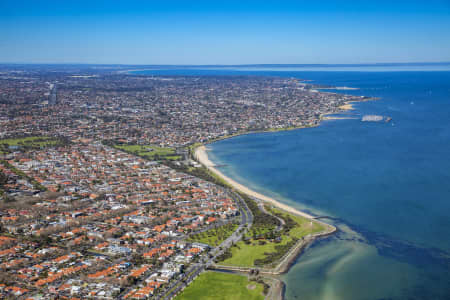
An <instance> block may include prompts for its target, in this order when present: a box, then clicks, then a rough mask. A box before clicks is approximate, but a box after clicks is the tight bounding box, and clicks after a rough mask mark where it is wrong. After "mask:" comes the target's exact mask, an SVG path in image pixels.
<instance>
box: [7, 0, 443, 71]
mask: <svg viewBox="0 0 450 300" xmlns="http://www.w3.org/2000/svg"><path fill="white" fill-rule="evenodd" d="M449 37H450V1H449V0H445V1H437V0H428V1H413V0H412V1H402V0H400V1H393V0H391V1H384V0H380V1H364V0H362V1H331V0H322V1H313V0H310V1H244V0H241V1H234V0H230V1H223V2H221V1H212V0H210V1H164V0H160V1H152V0H147V1H145V0H143V1H134V0H128V1H113V0H110V1H95V0H91V1H84V0H78V1H70V0H63V1H40V0H39V1H37V0H35V1H20V0H16V1H8V0H0V62H18V63H22V62H30V63H106V64H108V63H121V64H283V63H288V64H289V63H292V64H293V63H299V64H303V63H305V64H308V63H325V64H327V63H338V64H339V63H380V62H424V61H426V62H439V61H450V38H449Z"/></svg>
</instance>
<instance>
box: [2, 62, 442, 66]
mask: <svg viewBox="0 0 450 300" xmlns="http://www.w3.org/2000/svg"><path fill="white" fill-rule="evenodd" d="M448 64H450V61H440V62H426V61H424V62H381V63H329V64H326V63H307V64H304V63H303V64H298V63H294V64H270V63H268V64H265V63H262V64H122V63H75V62H74V63H72V62H61V63H56V62H46V63H35V62H0V65H34V66H39V65H41V66H46V65H47V66H51V65H53V66H64V65H66V66H71V65H73V66H124V67H259V66H263V67H286V66H292V67H303V66H308V67H311V66H321V67H326V66H331V67H333V66H339V67H344V66H350V67H351V66H381V67H385V66H420V65H448Z"/></svg>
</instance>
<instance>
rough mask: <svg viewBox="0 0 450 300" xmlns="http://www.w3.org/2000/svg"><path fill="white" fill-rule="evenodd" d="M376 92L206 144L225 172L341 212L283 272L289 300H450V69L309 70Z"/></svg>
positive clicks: (321, 210)
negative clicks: (273, 129) (273, 128)
mask: <svg viewBox="0 0 450 300" xmlns="http://www.w3.org/2000/svg"><path fill="white" fill-rule="evenodd" d="M290 76H296V77H301V78H310V79H315V80H316V81H317V82H319V83H328V84H336V85H346V86H352V87H359V88H361V89H360V90H358V91H352V92H351V93H353V94H360V95H368V96H378V97H381V100H379V101H373V102H366V103H358V104H356V105H355V106H356V108H357V110H356V111H354V112H352V113H353V114H357V115H358V116H360V115H363V114H379V115H386V116H390V117H392V118H393V121H392V122H391V123H367V122H361V121H359V120H337V121H325V122H323V123H322V124H321V126H319V127H317V128H311V129H301V130H295V131H287V132H277V133H262V134H250V135H244V136H240V137H236V138H232V139H229V140H224V141H220V142H217V143H214V144H212V145H210V146H209V148H211V151H210V152H209V154H210V156H211V159H212V160H213V161H214V162H217V163H219V164H226V165H227V166H226V167H223V168H222V171H223V172H224V173H226V174H227V175H229V176H231V177H233V178H235V179H237V180H238V181H239V182H241V183H244V184H247V185H249V186H251V187H252V188H253V189H255V190H258V191H261V192H264V193H266V194H270V195H272V196H275V197H278V198H279V199H282V200H283V201H285V202H287V203H290V204H291V205H294V206H296V207H298V208H300V209H304V210H308V211H310V212H312V213H314V214H317V215H327V216H332V217H333V218H335V219H334V220H333V221H332V222H334V223H335V224H336V225H337V226H338V227H339V228H340V229H341V231H340V233H339V234H337V235H336V236H334V237H332V238H328V239H325V240H323V241H319V242H317V243H315V244H314V245H313V246H312V247H311V248H309V249H308V250H307V251H306V252H305V253H304V255H302V256H301V257H300V258H299V259H298V261H297V263H296V264H295V265H294V267H293V268H292V269H291V270H290V272H289V273H288V274H287V275H286V276H284V279H285V281H286V283H287V289H286V296H287V298H288V299H450V216H449V214H450V127H449V125H450V72H387V73H383V72H380V73H365V72H311V73H309V72H302V73H298V74H293V73H290Z"/></svg>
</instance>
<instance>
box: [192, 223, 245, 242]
mask: <svg viewBox="0 0 450 300" xmlns="http://www.w3.org/2000/svg"><path fill="white" fill-rule="evenodd" d="M238 227H239V226H238V225H237V224H233V223H229V224H226V225H223V226H220V227H218V228H213V229H210V230H207V231H205V232H202V233H198V234H195V235H193V236H191V237H190V238H189V239H188V241H190V242H199V243H204V244H208V245H210V246H218V245H220V243H222V242H223V241H224V240H226V239H227V238H228V237H229V236H230V235H231V234H233V232H234V231H235V230H236V229H237V228H238Z"/></svg>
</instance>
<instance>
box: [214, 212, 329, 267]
mask: <svg viewBox="0 0 450 300" xmlns="http://www.w3.org/2000/svg"><path fill="white" fill-rule="evenodd" d="M272 212H273V213H277V214H281V216H282V217H284V218H287V217H290V218H291V219H292V220H293V221H294V222H295V225H294V226H293V227H292V228H291V229H290V230H289V232H283V233H282V235H281V242H279V243H276V242H271V241H269V240H264V241H265V242H266V243H265V244H264V245H260V243H259V241H260V240H254V239H251V240H250V244H246V243H245V242H243V241H240V242H238V243H237V244H236V245H235V246H233V247H231V254H232V256H231V257H230V258H227V259H225V260H224V261H222V262H219V264H223V265H233V266H243V267H252V266H255V263H254V262H255V260H257V259H259V260H261V259H264V258H266V257H268V253H276V252H278V251H279V250H278V249H276V248H275V246H285V245H287V244H288V243H290V242H292V241H293V240H294V239H300V238H302V237H304V236H306V235H308V234H312V233H317V232H320V231H322V230H325V228H324V226H322V225H321V224H319V223H317V222H312V223H311V221H310V220H308V219H306V218H303V217H300V216H296V215H292V214H289V213H286V212H283V211H280V210H278V209H272ZM288 250H289V249H283V253H279V255H278V256H277V257H278V258H281V256H283V255H284V253H286V251H288ZM273 262H276V261H273Z"/></svg>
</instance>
